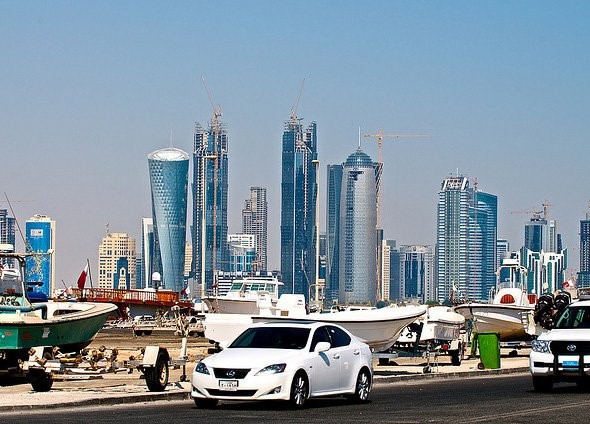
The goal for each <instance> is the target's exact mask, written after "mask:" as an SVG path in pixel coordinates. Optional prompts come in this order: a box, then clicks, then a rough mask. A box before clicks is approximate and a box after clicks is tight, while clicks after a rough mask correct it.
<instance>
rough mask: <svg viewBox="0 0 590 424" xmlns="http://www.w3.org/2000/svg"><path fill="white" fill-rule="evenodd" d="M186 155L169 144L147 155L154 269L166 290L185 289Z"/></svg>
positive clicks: (187, 161)
mask: <svg viewBox="0 0 590 424" xmlns="http://www.w3.org/2000/svg"><path fill="white" fill-rule="evenodd" d="M188 163H189V155H188V154H187V153H186V152H184V151H182V150H179V149H175V148H173V147H169V148H166V149H162V150H157V151H155V152H152V153H150V154H149V155H148V165H149V172H150V183H151V192H152V214H153V225H154V247H155V252H154V253H155V254H154V271H156V270H157V271H159V272H160V274H161V278H162V286H163V287H164V288H165V289H170V290H174V291H177V292H180V291H182V290H183V289H184V278H183V276H184V248H185V242H186V212H187V189H188Z"/></svg>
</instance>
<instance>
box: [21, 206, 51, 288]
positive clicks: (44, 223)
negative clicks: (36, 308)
mask: <svg viewBox="0 0 590 424" xmlns="http://www.w3.org/2000/svg"><path fill="white" fill-rule="evenodd" d="M25 234H26V243H27V252H34V253H38V255H34V256H27V258H26V264H27V275H26V281H34V282H36V283H42V285H40V286H38V285H35V286H34V288H33V291H39V292H41V293H44V294H45V295H46V296H48V297H51V296H53V290H55V255H54V254H53V252H52V251H53V250H54V249H55V221H53V220H52V219H51V218H50V217H48V216H46V215H34V216H33V217H31V218H30V219H29V220H27V222H25Z"/></svg>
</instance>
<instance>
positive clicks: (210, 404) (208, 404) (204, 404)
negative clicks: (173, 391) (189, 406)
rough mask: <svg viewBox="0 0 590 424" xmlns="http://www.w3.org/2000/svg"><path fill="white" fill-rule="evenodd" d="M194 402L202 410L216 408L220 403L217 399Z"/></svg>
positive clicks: (196, 399) (196, 400) (197, 399)
mask: <svg viewBox="0 0 590 424" xmlns="http://www.w3.org/2000/svg"><path fill="white" fill-rule="evenodd" d="M193 400H194V401H195V405H196V406H197V408H201V409H210V408H215V407H216V406H217V403H218V402H219V400H217V399H203V398H193Z"/></svg>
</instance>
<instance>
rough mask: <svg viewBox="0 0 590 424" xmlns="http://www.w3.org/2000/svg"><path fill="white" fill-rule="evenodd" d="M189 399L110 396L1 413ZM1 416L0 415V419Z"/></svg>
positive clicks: (12, 408)
mask: <svg viewBox="0 0 590 424" xmlns="http://www.w3.org/2000/svg"><path fill="white" fill-rule="evenodd" d="M190 398H191V396H190V392H189V391H186V392H168V393H166V392H164V393H141V394H134V395H127V396H125V395H123V396H111V397H105V398H95V399H84V400H78V401H75V400H73V401H70V402H58V403H52V404H46V405H13V406H5V407H3V408H2V412H6V411H13V412H16V411H36V410H46V409H58V408H66V407H67V408H71V407H89V406H103V405H104V406H108V405H122V404H128V403H142V402H156V401H160V400H167V401H173V400H189V399H190ZM1 417H2V415H1V414H0V418H1Z"/></svg>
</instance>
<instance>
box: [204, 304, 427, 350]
mask: <svg viewBox="0 0 590 424" xmlns="http://www.w3.org/2000/svg"><path fill="white" fill-rule="evenodd" d="M262 303H263V302H260V301H259V302H258V307H259V309H260V313H259V314H257V315H247V314H207V315H206V316H205V321H204V331H205V337H206V338H208V339H210V340H213V341H215V342H218V343H220V344H225V343H229V342H231V341H232V340H234V339H235V338H236V337H237V336H238V335H239V334H240V333H241V332H242V331H244V330H245V329H246V328H248V326H250V325H252V324H253V323H259V322H276V321H290V322H293V321H321V322H325V323H331V324H338V325H340V326H342V327H344V328H346V329H347V330H348V331H350V332H351V333H352V334H354V335H355V336H356V337H358V338H359V339H361V340H362V341H364V342H365V343H367V344H368V345H369V346H370V347H371V348H372V349H373V350H374V351H375V352H380V351H383V350H386V349H389V348H390V347H391V346H392V345H393V344H394V343H395V341H396V340H397V338H398V337H399V335H400V333H401V332H402V330H403V329H404V328H405V327H406V326H408V325H409V324H410V323H412V322H413V321H415V320H416V319H417V318H418V317H419V316H421V315H423V314H424V313H425V312H426V306H423V305H410V306H394V307H386V308H381V309H376V308H375V309H359V310H347V311H342V312H331V313H307V312H306V307H305V298H304V296H303V295H293V294H283V295H281V296H280V298H279V299H278V301H277V304H276V306H271V305H270V303H269V302H268V301H267V303H266V305H264V304H262Z"/></svg>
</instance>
